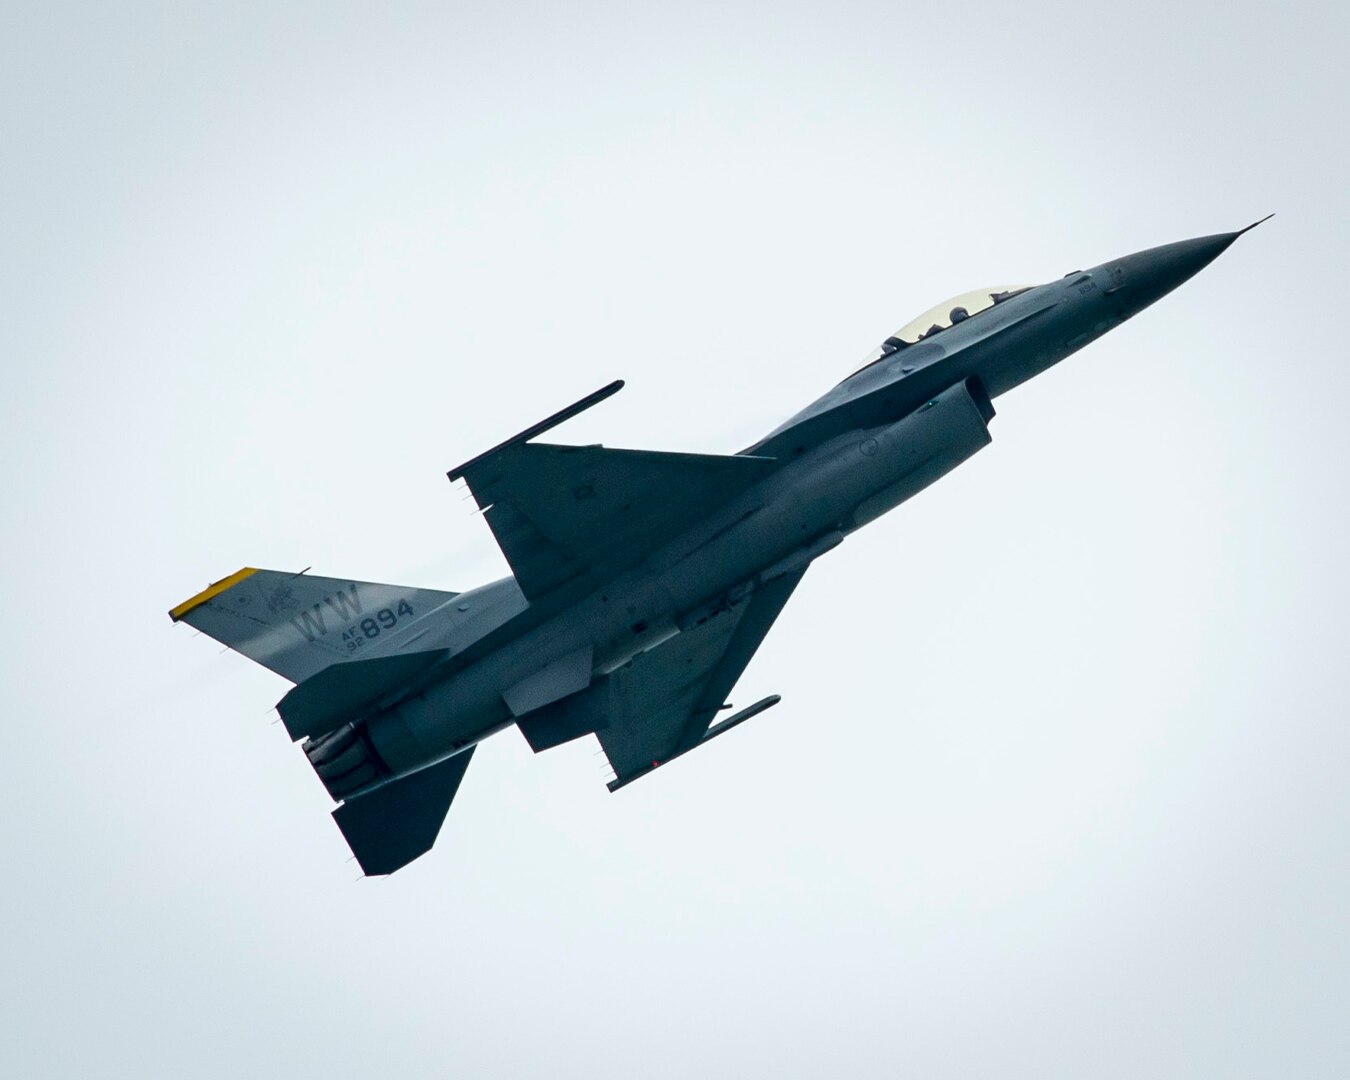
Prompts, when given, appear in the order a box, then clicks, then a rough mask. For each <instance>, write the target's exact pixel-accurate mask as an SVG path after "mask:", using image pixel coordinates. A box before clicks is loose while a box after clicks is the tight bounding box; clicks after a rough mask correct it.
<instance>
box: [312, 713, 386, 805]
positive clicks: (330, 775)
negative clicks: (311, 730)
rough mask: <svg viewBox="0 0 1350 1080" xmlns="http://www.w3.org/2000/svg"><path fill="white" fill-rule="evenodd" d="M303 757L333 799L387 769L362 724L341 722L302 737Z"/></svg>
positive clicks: (360, 787) (365, 784)
mask: <svg viewBox="0 0 1350 1080" xmlns="http://www.w3.org/2000/svg"><path fill="white" fill-rule="evenodd" d="M302 745H303V749H304V751H305V757H307V758H309V763H310V764H311V765H313V766H314V771H315V772H316V773H318V774H319V779H320V780H322V781H323V786H324V787H326V788H327V789H328V794H329V795H331V796H332V797H333V798H334V800H339V801H340V800H342V799H345V798H347V797H348V796H349V795H353V794H355V793H356V792H358V791H361V790H363V789H365V788H367V787H369V786H370V785H371V784H373V783H374V782H375V781H376V780H379V779H380V778H381V777H383V776H385V775H386V774H387V772H388V770H386V769H385V767H384V763H383V762H382V761H381V760H380V757H379V755H378V754H377V753H376V752H375V747H374V746H372V745H371V742H370V738H369V736H367V734H366V727H365V724H362V723H356V724H343V725H342V727H340V728H338V729H337V730H336V731H330V732H328V734H326V735H315V736H313V737H312V738H308V739H306V740H305V741H304V743H303V744H302Z"/></svg>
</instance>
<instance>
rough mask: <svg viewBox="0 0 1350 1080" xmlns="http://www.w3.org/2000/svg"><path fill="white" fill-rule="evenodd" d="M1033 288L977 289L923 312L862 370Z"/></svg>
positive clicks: (876, 351)
mask: <svg viewBox="0 0 1350 1080" xmlns="http://www.w3.org/2000/svg"><path fill="white" fill-rule="evenodd" d="M1033 287H1034V286H1031V285H1005V286H1003V287H1001V288H994V289H976V290H974V291H973V292H968V293H961V294H960V295H959V296H953V297H952V298H951V299H950V300H946V301H944V302H943V303H941V304H938V305H937V306H936V307H933V308H930V309H929V310H927V311H925V312H924V313H923V314H922V315H920V316H919V317H918V318H917V319H912V320H911V321H909V322H907V323H905V325H904V326H902V327H900V329H899V330H897V331H896V332H895V333H894V334H892V335H891V336H890V337H888V338H887V339H886V340H885V341H883V342H882V343H881V344H880V345H878V346H877V347H876V348H875V349H874V350H872V352H870V353H868V355H867V359H866V360H865V361H864V362H863V366H864V367H866V366H867V365H868V364H874V363H876V362H877V361H878V360H880V359H881V358H882V357H885V356H889V355H890V354H891V353H893V352H895V351H896V350H898V349H903V348H904V347H905V346H906V345H914V344H916V343H918V342H920V341H924V340H926V339H928V338H930V337H932V336H933V335H934V334H938V333H941V332H942V331H943V330H946V329H947V328H948V327H950V326H952V325H954V324H955V323H959V322H964V321H965V320H966V319H969V318H973V317H974V316H976V315H978V314H979V313H980V312H981V311H985V310H987V309H989V308H991V307H993V306H994V305H995V304H1001V303H1003V301H1004V300H1007V299H1009V298H1010V297H1013V296H1016V295H1017V294H1018V293H1024V292H1026V291H1027V290H1028V289H1030V288H1033Z"/></svg>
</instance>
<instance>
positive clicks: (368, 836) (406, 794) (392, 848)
mask: <svg viewBox="0 0 1350 1080" xmlns="http://www.w3.org/2000/svg"><path fill="white" fill-rule="evenodd" d="M474 749H475V748H474V747H472V746H470V747H469V748H468V749H467V750H461V751H460V752H459V753H458V754H456V755H455V756H454V757H451V758H446V759H445V760H444V761H442V762H439V763H437V764H435V765H432V766H430V767H429V768H426V769H422V770H421V771H420V772H415V773H413V774H412V775H411V776H405V777H403V778H402V779H399V780H395V781H393V782H392V783H389V784H385V785H384V786H383V787H378V788H376V789H375V790H374V791H371V792H369V793H368V794H365V795H358V796H356V797H355V798H352V799H348V800H347V801H346V802H345V803H343V804H342V805H341V806H339V807H338V808H337V809H336V810H334V811H333V820H334V821H336V822H337V825H338V828H339V829H341V830H342V835H343V837H344V838H345V839H346V841H347V846H348V847H350V848H351V849H352V854H353V855H355V856H356V861H357V862H358V863H359V864H360V866H361V869H362V870H363V871H365V873H367V874H370V875H376V874H392V873H393V872H394V871H395V870H398V869H400V868H401V867H404V866H407V865H408V863H410V862H412V861H413V860H414V859H416V858H417V857H418V856H421V855H425V854H426V853H427V852H428V851H430V850H431V845H432V844H434V843H435V842H436V837H437V835H439V833H440V831H441V825H442V824H443V823H444V822H445V815H446V813H447V812H448V811H449V809H450V804H451V803H452V802H453V801H454V798H455V793H456V792H457V791H459V785H460V782H461V781H462V780H463V779H464V773H465V772H466V771H467V770H468V768H469V762H470V760H472V758H473V752H474Z"/></svg>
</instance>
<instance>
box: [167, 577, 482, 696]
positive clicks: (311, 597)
mask: <svg viewBox="0 0 1350 1080" xmlns="http://www.w3.org/2000/svg"><path fill="white" fill-rule="evenodd" d="M457 595H459V594H458V593H452V592H439V591H437V590H435V589H413V588H408V587H405V586H400V585H381V584H377V583H375V582H370V581H349V580H347V579H345V578H325V577H316V576H314V575H312V574H306V573H304V572H303V571H302V572H301V573H298V574H292V573H287V572H284V571H279V570H255V569H253V568H252V567H245V568H244V569H243V570H240V571H239V572H238V573H235V574H231V575H230V576H229V577H227V578H224V579H223V580H221V581H217V582H216V583H215V584H214V585H212V586H210V587H209V588H208V589H205V590H204V591H202V592H200V593H198V594H197V595H196V596H194V597H192V599H190V600H186V601H184V602H183V603H181V604H179V605H178V606H177V607H176V608H174V609H173V610H172V611H170V612H169V618H171V619H173V621H174V622H185V623H187V624H188V625H189V626H192V627H195V628H196V629H198V630H200V631H201V632H202V633H203V634H206V635H207V636H208V637H213V638H215V639H216V640H217V641H219V642H220V643H221V644H222V645H228V646H229V647H230V648H231V649H233V650H235V651H236V652H238V653H242V654H243V655H244V656H247V657H248V658H249V659H250V660H254V661H256V662H257V663H259V664H262V665H263V667H265V668H269V669H271V670H272V671H275V672H276V673H277V674H278V675H281V676H283V677H284V678H287V679H290V680H291V682H297V683H298V682H303V681H304V680H305V679H307V678H309V677H310V676H311V675H314V674H317V673H318V672H319V671H321V670H323V669H324V668H326V667H328V666H329V665H330V664H335V663H338V662H339V661H343V660H356V659H361V658H363V657H364V656H366V655H367V654H368V653H369V652H370V651H371V650H372V648H373V647H374V646H375V645H376V644H380V645H382V646H384V647H383V648H381V649H380V653H381V654H382V655H388V654H389V653H390V652H391V651H394V652H397V651H400V650H399V647H398V645H397V641H398V640H399V639H403V638H406V632H407V630H408V629H410V628H411V626H412V623H413V622H414V621H415V620H418V619H420V618H422V616H423V615H426V614H427V613H428V612H430V611H432V610H433V609H434V608H438V607H440V606H441V605H442V604H445V603H448V602H449V601H450V600H453V599H454V598H455V597H456V596H457ZM391 639H392V641H391Z"/></svg>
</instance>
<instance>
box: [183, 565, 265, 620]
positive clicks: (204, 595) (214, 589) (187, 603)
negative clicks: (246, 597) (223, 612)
mask: <svg viewBox="0 0 1350 1080" xmlns="http://www.w3.org/2000/svg"><path fill="white" fill-rule="evenodd" d="M257 572H258V570H257V567H254V566H246V567H244V568H243V569H242V570H236V571H235V572H234V573H233V574H231V575H230V576H229V577H225V578H221V579H220V580H219V581H214V582H212V583H211V584H210V585H208V586H207V587H206V588H204V589H203V590H202V591H201V592H199V593H198V594H197V595H196V596H192V597H189V598H188V599H186V600H184V601H183V602H182V603H181V604H179V605H178V606H177V607H176V608H171V609H170V610H169V618H170V619H172V620H173V621H174V622H179V621H180V620H181V619H182V618H183V616H184V615H186V614H187V613H188V612H190V611H191V610H192V609H193V608H198V607H201V606H202V605H203V604H204V603H206V602H207V601H208V600H211V599H214V598H215V597H217V596H219V595H220V594H221V593H223V592H225V591H226V590H227V589H231V588H233V587H234V586H235V585H238V584H239V583H240V582H241V581H243V580H244V579H245V578H247V577H251V576H252V575H254V574H256V573H257Z"/></svg>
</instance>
